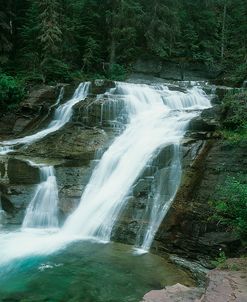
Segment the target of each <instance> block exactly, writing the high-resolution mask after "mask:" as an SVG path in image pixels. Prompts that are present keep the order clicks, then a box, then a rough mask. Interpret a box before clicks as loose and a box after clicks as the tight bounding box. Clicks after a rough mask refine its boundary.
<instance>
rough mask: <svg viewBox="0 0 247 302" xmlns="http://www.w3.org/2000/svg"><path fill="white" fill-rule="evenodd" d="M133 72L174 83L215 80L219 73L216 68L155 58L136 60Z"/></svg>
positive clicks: (218, 69)
mask: <svg viewBox="0 0 247 302" xmlns="http://www.w3.org/2000/svg"><path fill="white" fill-rule="evenodd" d="M133 71H134V72H135V73H139V74H141V73H142V74H151V75H153V76H156V77H157V76H158V77H159V78H163V79H168V80H175V81H176V80H178V81H180V80H189V81H190V80H194V81H197V80H207V79H215V78H217V77H218V76H219V75H220V73H221V70H220V68H218V67H217V66H214V67H208V66H206V65H205V64H202V63H197V62H181V61H175V60H174V61H165V60H164V61H162V60H159V59H156V58H149V59H142V58H140V59H138V60H137V61H136V62H135V64H134V65H133Z"/></svg>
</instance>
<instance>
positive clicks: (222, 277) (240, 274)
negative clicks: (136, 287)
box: [142, 259, 247, 302]
mask: <svg viewBox="0 0 247 302" xmlns="http://www.w3.org/2000/svg"><path fill="white" fill-rule="evenodd" d="M225 265H226V266H227V267H228V269H227V270H219V269H215V270H212V271H210V272H208V274H207V282H206V284H205V288H202V287H201V288H193V287H187V286H184V285H181V284H175V285H173V286H168V287H166V288H165V289H162V290H153V291H150V292H149V293H147V294H146V295H145V296H144V298H143V300H142V302H175V301H176V302H213V301H215V302H216V301H217V302H234V301H235V302H246V301H247V292H246V288H247V270H246V259H228V260H227V263H226V264H225Z"/></svg>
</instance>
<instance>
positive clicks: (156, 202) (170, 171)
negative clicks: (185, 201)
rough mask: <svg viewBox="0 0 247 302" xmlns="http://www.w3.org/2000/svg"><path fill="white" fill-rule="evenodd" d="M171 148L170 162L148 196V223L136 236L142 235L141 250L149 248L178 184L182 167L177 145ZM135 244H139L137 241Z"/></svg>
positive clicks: (161, 172)
mask: <svg viewBox="0 0 247 302" xmlns="http://www.w3.org/2000/svg"><path fill="white" fill-rule="evenodd" d="M172 149H173V150H172V159H171V163H170V164H169V165H168V166H167V167H166V168H163V169H162V170H161V171H160V172H159V175H158V177H157V180H156V183H155V184H154V186H155V188H153V189H154V190H155V195H154V197H153V198H149V204H148V207H147V210H148V211H149V212H150V216H149V217H148V219H147V221H148V225H147V227H146V228H144V231H142V228H141V229H140V231H139V234H138V236H137V238H138V237H139V238H140V237H141V235H144V238H143V242H142V244H141V246H140V250H141V251H148V250H149V249H150V247H151V244H152V242H153V240H154V237H155V234H156V232H157V231H158V228H159V226H160V224H161V223H162V220H163V219H164V217H165V215H166V214H167V212H168V210H169V208H170V206H171V204H172V202H173V199H174V197H175V195H176V193H177V189H178V187H179V184H180V179H181V175H182V167H181V161H180V153H179V145H177V144H175V145H173V148H172ZM137 246H139V245H138V242H137Z"/></svg>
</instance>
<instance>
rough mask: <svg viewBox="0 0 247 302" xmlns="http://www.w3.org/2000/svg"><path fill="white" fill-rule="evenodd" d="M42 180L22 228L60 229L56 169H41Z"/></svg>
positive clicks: (48, 167)
mask: <svg viewBox="0 0 247 302" xmlns="http://www.w3.org/2000/svg"><path fill="white" fill-rule="evenodd" d="M40 180H41V183H40V184H39V185H38V187H37V189H36V192H35V195H34V197H33V199H32V201H31V202H30V204H29V206H28V207H27V210H26V215H25V217H24V220H23V223H22V227H24V228H35V227H36V228H56V227H58V207H57V205H58V188H57V181H56V176H55V175H54V168H53V167H52V166H47V167H41V168H40Z"/></svg>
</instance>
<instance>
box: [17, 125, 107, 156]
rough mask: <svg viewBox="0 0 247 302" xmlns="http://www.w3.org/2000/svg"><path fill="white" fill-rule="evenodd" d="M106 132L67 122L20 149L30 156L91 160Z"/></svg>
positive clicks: (103, 143) (105, 138)
mask: <svg viewBox="0 0 247 302" xmlns="http://www.w3.org/2000/svg"><path fill="white" fill-rule="evenodd" d="M107 139H108V137H107V134H106V133H105V132H104V131H103V130H100V129H96V128H85V127H84V126H80V125H74V124H67V125H66V126H65V127H64V128H63V129H61V130H59V131H57V132H55V133H52V134H51V135H49V136H47V137H45V138H43V139H42V140H40V141H38V142H36V143H34V144H32V145H30V146H28V147H26V148H24V149H23V150H20V152H23V153H25V154H31V155H32V156H34V155H35V156H39V157H47V158H61V159H81V160H88V161H89V160H91V159H93V158H94V155H95V152H96V151H97V150H98V149H100V148H103V146H104V145H105V143H106V142H107Z"/></svg>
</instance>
